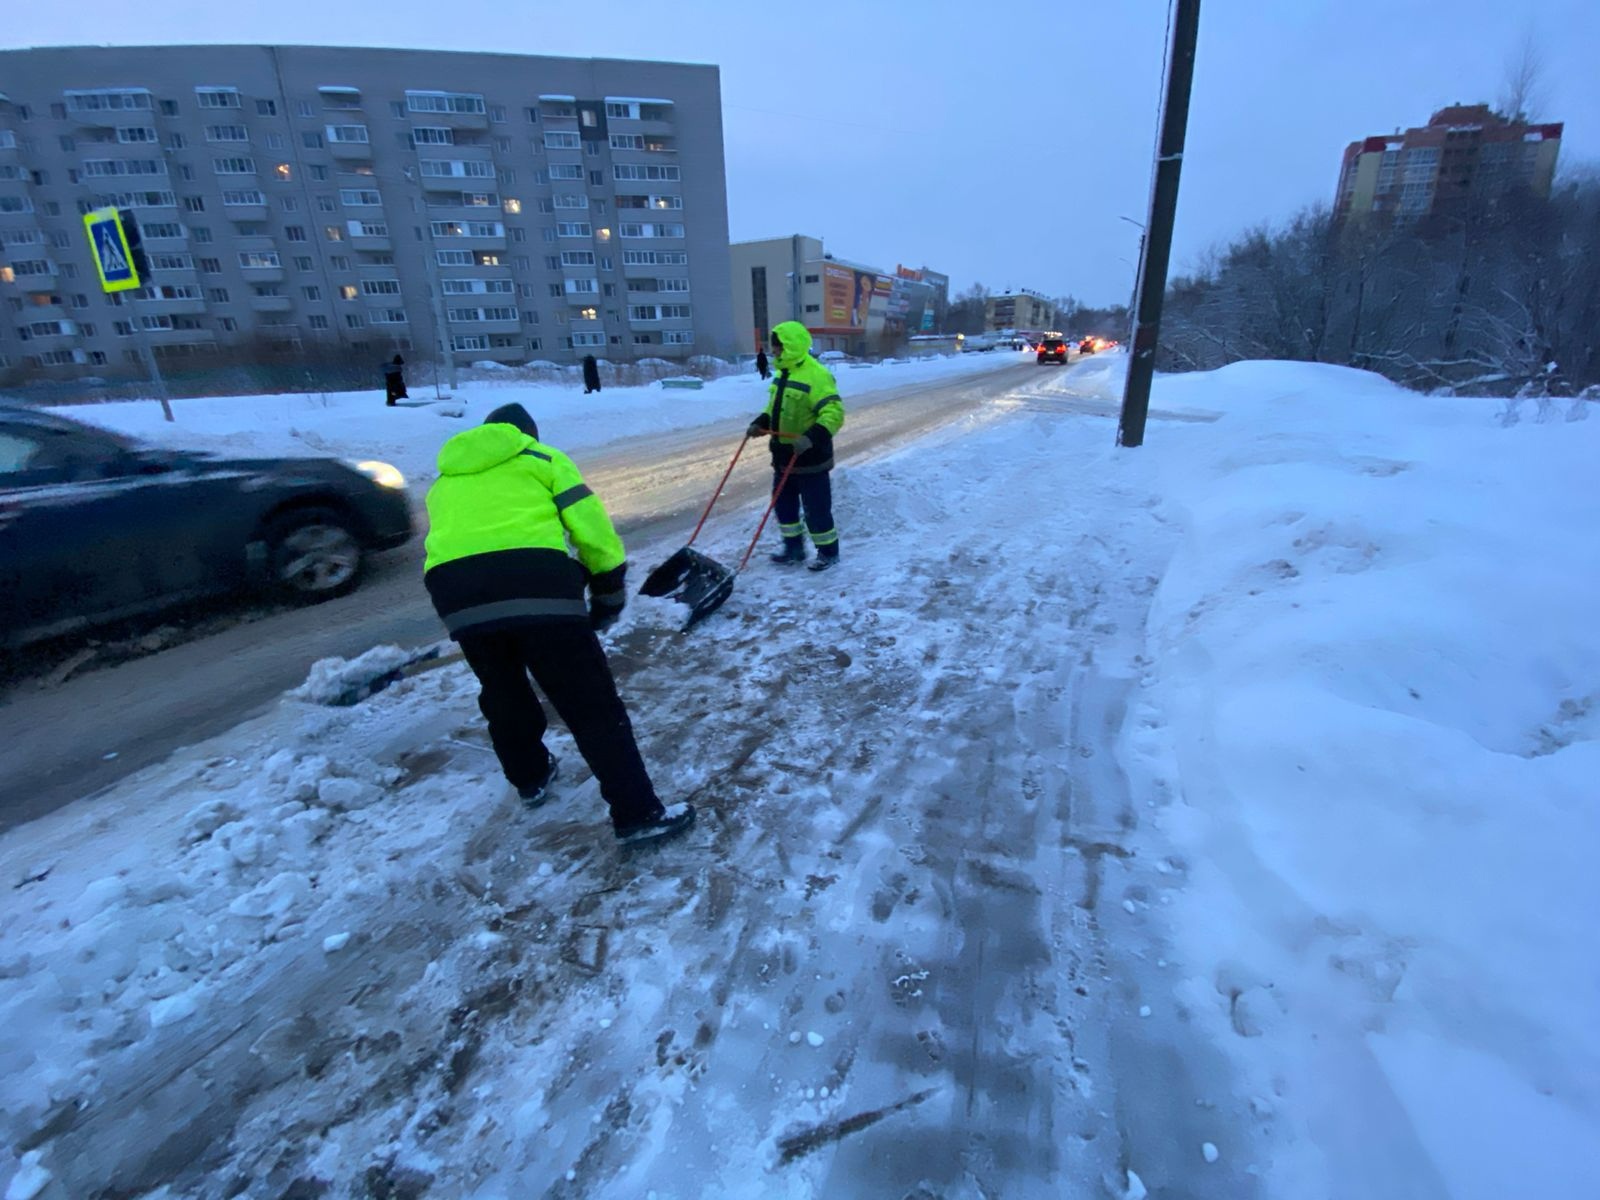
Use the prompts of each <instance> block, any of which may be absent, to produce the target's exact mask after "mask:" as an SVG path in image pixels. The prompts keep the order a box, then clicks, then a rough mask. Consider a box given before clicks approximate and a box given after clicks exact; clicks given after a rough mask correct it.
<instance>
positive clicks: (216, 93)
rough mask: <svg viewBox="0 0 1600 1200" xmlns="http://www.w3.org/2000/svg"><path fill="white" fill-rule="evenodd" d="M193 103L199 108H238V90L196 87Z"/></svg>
mask: <svg viewBox="0 0 1600 1200" xmlns="http://www.w3.org/2000/svg"><path fill="white" fill-rule="evenodd" d="M194 102H195V105H196V107H199V108H212V109H215V108H238V107H239V89H238V88H233V87H196V88H195V89H194Z"/></svg>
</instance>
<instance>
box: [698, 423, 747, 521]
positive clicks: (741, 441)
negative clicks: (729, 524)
mask: <svg viewBox="0 0 1600 1200" xmlns="http://www.w3.org/2000/svg"><path fill="white" fill-rule="evenodd" d="M749 440H750V439H749V438H747V437H742V438H740V439H739V448H738V449H737V450H735V451H734V452H733V461H732V462H730V463H729V464H728V469H727V470H726V471H724V472H723V473H722V482H721V483H719V484H717V490H716V491H714V492H712V493H711V499H710V500H708V501H706V510H705V512H703V513H701V514H700V524H699V525H696V526H695V527H694V532H693V533H691V534H690V535H689V540H688V541H687V542H685V543H684V545H685V546H692V545H694V540H695V538H697V537H699V536H700V530H701V528H702V527H703V526H704V525H705V523H706V518H707V517H709V516H710V515H711V506H712V505H714V504H715V503H716V502H717V498H718V497H719V496H721V495H722V489H723V488H725V487H727V486H728V476H730V475H732V474H733V468H734V467H735V466H737V465H738V463H739V455H741V454H743V453H744V444H745V443H746V442H747V441H749Z"/></svg>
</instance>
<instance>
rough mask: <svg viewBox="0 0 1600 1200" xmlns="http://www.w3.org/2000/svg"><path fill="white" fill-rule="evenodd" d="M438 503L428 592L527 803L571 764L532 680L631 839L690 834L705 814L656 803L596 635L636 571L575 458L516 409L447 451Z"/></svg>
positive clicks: (431, 497) (433, 491)
mask: <svg viewBox="0 0 1600 1200" xmlns="http://www.w3.org/2000/svg"><path fill="white" fill-rule="evenodd" d="M427 505H428V538H427V561H426V562H425V563H424V565H423V576H422V578H423V582H424V583H425V584H426V585H427V588H428V596H429V598H430V599H431V600H432V601H433V607H434V609H435V610H436V611H437V612H438V614H439V618H440V620H442V621H443V622H444V625H445V628H446V629H447V630H448V631H449V633H450V636H451V637H452V638H454V639H455V640H456V641H457V642H459V643H460V645H461V653H462V656H463V657H465V658H466V660H467V665H468V666H470V667H471V668H472V671H473V674H475V675H476V676H477V677H478V683H479V685H480V687H481V691H480V692H479V696H478V707H479V708H481V709H482V710H483V715H484V718H485V719H486V720H487V721H488V722H489V740H490V742H491V743H493V745H494V752H495V754H496V756H497V757H498V758H499V759H500V767H501V769H502V770H503V771H504V772H505V776H506V778H507V779H508V780H509V781H510V782H511V785H512V786H513V787H515V788H516V789H517V793H518V795H520V796H521V797H522V799H523V801H524V802H525V803H527V804H529V805H530V806H531V805H537V804H539V803H542V802H543V801H544V799H545V797H546V796H547V795H548V793H549V788H550V784H551V783H552V782H554V780H555V778H556V771H557V769H558V766H559V764H558V762H557V760H556V758H555V757H554V756H553V755H552V754H551V753H550V752H549V750H548V749H546V747H545V744H544V734H545V730H546V728H547V727H548V722H547V720H546V717H545V714H544V709H543V708H542V707H541V706H540V704H539V698H538V697H537V696H536V695H535V694H534V691H533V688H532V686H531V685H530V684H529V682H528V676H529V674H530V673H531V674H532V675H533V678H534V680H536V681H537V682H538V684H539V687H540V688H541V689H542V690H543V691H544V694H545V695H546V696H547V697H548V698H549V700H550V703H551V704H552V705H554V706H555V710H556V712H557V713H558V714H559V715H560V717H561V719H562V720H563V721H565V722H566V725H567V729H568V730H569V731H571V733H572V739H573V741H575V742H577V744H578V750H579V751H580V752H581V753H582V754H583V757H584V761H586V762H587V763H588V764H589V768H590V770H592V771H593V772H594V775H595V778H596V779H597V780H598V781H599V783H600V795H601V797H602V798H603V799H604V800H605V802H606V804H607V805H608V806H609V807H610V809H611V821H612V826H613V828H614V829H615V831H616V836H617V838H618V840H619V841H622V842H638V841H647V840H651V839H654V838H659V837H663V836H667V835H670V834H673V833H678V832H681V831H682V830H684V829H686V828H688V826H689V825H690V823H691V822H692V821H693V820H694V809H693V808H692V807H690V806H689V805H687V804H680V805H676V806H674V808H673V809H670V810H669V809H667V808H666V807H665V806H663V805H662V803H661V801H660V799H659V798H657V796H656V793H655V788H654V787H653V786H652V785H651V783H650V776H649V774H648V773H647V772H646V771H645V766H644V760H643V758H641V756H640V754H639V747H638V744H637V743H636V742H635V741H634V737H633V725H632V723H631V722H630V721H629V720H628V711H627V709H626V708H624V707H623V704H622V700H621V698H620V697H619V696H618V695H617V687H616V682H615V681H614V680H613V679H612V677H611V667H610V665H609V664H608V663H607V662H606V655H605V651H604V649H602V648H601V645H600V640H599V638H597V637H596V636H595V634H596V631H597V630H600V629H604V628H605V627H606V626H607V625H610V624H611V623H612V622H614V621H615V620H616V619H617V617H618V616H619V615H620V614H621V612H622V607H623V604H624V603H625V602H626V600H627V592H626V590H625V588H624V576H625V574H626V572H627V563H626V561H625V554H624V551H623V548H622V539H621V538H619V537H618V536H617V533H616V530H615V529H613V528H612V526H611V518H610V517H609V516H607V515H606V510H605V506H604V505H602V504H601V503H600V498H599V497H598V496H596V495H595V494H594V493H593V492H591V491H590V490H589V488H588V485H586V484H585V483H584V482H583V476H582V475H580V474H579V473H578V468H577V466H576V465H575V464H574V463H573V461H572V460H571V459H570V458H568V457H567V456H566V455H565V454H563V453H561V451H559V450H557V449H556V448H555V447H553V446H547V445H545V444H544V443H543V442H541V441H540V440H539V429H538V426H536V425H535V424H534V422H533V418H532V417H530V416H529V415H528V412H527V410H526V409H524V408H523V407H522V406H521V405H520V404H507V405H505V406H503V407H501V408H497V409H496V410H495V411H494V412H492V413H490V414H489V416H488V417H487V418H486V419H485V421H484V423H483V424H482V425H480V426H478V427H477V428H475V429H468V430H465V431H463V432H461V433H458V434H456V435H455V436H454V437H452V438H451V439H450V440H449V441H447V442H446V443H445V444H444V446H443V448H442V449H441V450H440V451H439V478H438V480H437V482H435V483H434V485H433V486H432V487H431V488H429V489H428V499H427ZM569 540H570V542H571V544H572V547H573V549H574V550H575V551H576V552H577V558H576V559H574V558H573V557H572V556H571V555H569V554H568V552H567V543H568V541H569ZM585 587H587V588H588V591H589V602H588V604H587V605H585V603H584V596H583V594H584V589H585Z"/></svg>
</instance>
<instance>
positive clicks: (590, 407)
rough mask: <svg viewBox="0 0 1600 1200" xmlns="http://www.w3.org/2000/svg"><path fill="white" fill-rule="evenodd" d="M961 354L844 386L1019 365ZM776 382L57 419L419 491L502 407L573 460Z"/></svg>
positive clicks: (296, 401) (252, 402)
mask: <svg viewBox="0 0 1600 1200" xmlns="http://www.w3.org/2000/svg"><path fill="white" fill-rule="evenodd" d="M974 357H975V356H962V355H952V356H950V357H947V358H936V359H922V360H917V361H914V362H908V363H903V364H895V363H882V364H878V365H875V366H873V367H872V368H871V369H870V370H869V371H864V372H861V373H857V374H853V375H852V376H851V378H850V379H849V380H847V381H844V380H842V381H841V386H842V387H843V389H844V392H845V396H846V399H847V401H848V399H849V397H850V396H851V395H852V394H854V393H859V392H862V391H865V390H867V389H868V388H872V389H877V388H886V387H899V386H902V385H904V384H908V383H919V382H922V381H924V380H928V381H933V380H939V379H944V378H949V377H954V376H959V375H964V374H977V373H981V372H983V371H987V370H994V369H997V368H1000V367H1005V366H1010V365H1013V364H1015V363H1016V362H1017V361H1018V359H1016V358H1015V357H1014V356H1011V355H992V354H991V355H981V356H976V358H977V359H979V360H980V361H974ZM765 399H766V385H765V384H764V383H762V381H761V380H760V379H759V378H758V377H757V376H756V374H755V371H754V369H752V370H751V371H750V372H749V373H747V374H745V375H735V376H727V377H725V378H722V379H712V380H708V381H707V382H706V384H705V386H704V387H702V388H699V389H696V390H693V391H689V390H679V389H672V390H663V389H662V388H660V387H659V386H657V385H655V384H647V385H643V386H639V387H608V388H606V389H605V390H604V391H601V392H599V393H597V394H594V395H590V396H586V395H584V394H583V390H582V387H581V385H580V384H578V383H577V382H569V383H525V382H522V381H520V380H495V379H486V380H477V381H472V382H466V383H463V384H462V386H461V387H459V388H457V389H456V390H455V392H454V393H453V394H452V396H451V398H450V399H449V400H447V401H444V402H443V403H437V402H434V401H433V399H432V393H431V392H429V391H427V390H425V389H423V388H421V387H418V388H417V389H416V392H415V394H414V396H413V403H414V406H413V407H406V406H397V407H395V408H389V407H386V406H385V405H384V402H383V393H382V392H381V391H372V392H328V393H323V392H311V393H284V394H278V395H264V396H214V397H204V398H197V399H179V400H174V401H172V409H173V412H174V414H175V415H176V418H177V419H176V421H175V422H173V423H170V424H169V423H168V422H166V421H165V420H163V419H162V416H161V409H160V406H159V405H157V404H155V403H154V402H153V401H149V400H140V401H131V400H119V401H115V402H112V403H107V404H86V405H69V406H65V407H62V408H58V409H55V410H53V411H56V412H60V413H63V414H64V415H66V416H70V417H74V418H77V419H78V420H83V421H92V422H94V423H95V424H98V425H103V426H105V427H106V428H108V429H113V430H116V431H117V432H119V433H125V434H131V435H133V436H135V437H139V438H143V439H146V440H148V441H152V442H157V443H160V444H163V445H170V446H177V447H183V448H186V449H191V450H205V451H210V452H213V453H216V454H223V455H230V456H235V457H247V456H250V455H270V456H274V457H276V456H295V455H331V456H333V457H337V458H352V459H358V460H365V459H378V460H380V461H383V462H388V463H392V464H393V465H394V466H396V467H399V468H400V470H401V472H402V473H403V474H404V475H405V477H406V479H407V481H409V482H410V483H411V484H412V485H413V486H414V487H416V486H419V485H420V486H423V487H425V486H426V485H427V484H428V483H430V482H432V480H433V479H434V478H435V476H436V472H435V469H434V459H435V457H436V456H437V455H438V453H439V446H440V445H441V444H442V443H443V442H444V440H445V439H446V438H447V437H449V436H450V435H451V434H452V433H455V432H457V431H458V430H460V429H462V428H464V427H465V426H466V425H470V424H477V423H478V422H480V421H482V420H483V418H484V417H485V416H487V415H488V414H489V413H490V412H492V411H493V410H494V409H495V408H497V407H499V406H500V405H502V404H512V403H516V404H521V405H523V406H524V407H525V408H527V410H528V411H529V412H530V413H532V414H533V417H534V420H536V421H537V422H538V423H539V432H540V434H541V435H542V436H544V437H546V438H548V439H549V440H550V442H551V443H552V444H554V445H557V446H560V447H561V448H562V449H563V450H566V451H568V452H576V451H579V450H584V449H590V448H593V447H595V446H600V445H604V444H605V443H607V442H611V441H614V440H616V439H617V438H620V437H638V436H644V435H650V434H661V433H670V432H672V431H674V430H679V429H686V428H690V427H693V426H696V425H706V424H711V423H714V422H717V421H728V420H735V419H737V418H738V417H740V416H747V415H748V414H750V413H753V412H757V411H759V410H760V408H761V406H762V404H763V403H765Z"/></svg>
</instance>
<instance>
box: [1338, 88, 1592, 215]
mask: <svg viewBox="0 0 1600 1200" xmlns="http://www.w3.org/2000/svg"><path fill="white" fill-rule="evenodd" d="M1561 130H1562V125H1561V123H1559V122H1557V123H1555V124H1540V125H1530V124H1527V123H1525V122H1523V121H1508V120H1506V119H1505V118H1503V117H1500V116H1498V115H1497V114H1496V113H1494V112H1493V111H1492V110H1491V109H1490V107H1489V106H1488V105H1487V104H1455V105H1451V106H1450V107H1448V108H1441V109H1440V110H1439V111H1438V112H1436V113H1434V114H1433V116H1432V117H1431V118H1430V119H1429V120H1428V123H1427V124H1426V125H1424V126H1421V127H1420V128H1415V129H1407V130H1406V131H1405V132H1404V133H1401V132H1398V131H1396V132H1395V133H1394V134H1392V135H1390V136H1387V137H1369V138H1366V139H1364V140H1362V141H1359V142H1351V143H1350V145H1349V146H1347V147H1346V148H1345V152H1344V163H1343V166H1342V168H1341V169H1340V172H1339V191H1338V194H1337V196H1336V197H1335V200H1334V218H1335V219H1336V220H1339V221H1343V220H1346V219H1348V218H1352V217H1353V218H1357V219H1361V218H1366V217H1370V216H1380V217H1385V218H1388V219H1392V220H1399V221H1417V220H1421V219H1422V218H1424V217H1426V216H1428V215H1430V214H1432V213H1435V212H1439V211H1442V210H1445V209H1448V208H1449V207H1451V206H1453V205H1456V204H1459V203H1462V202H1465V201H1467V200H1482V201H1486V202H1488V203H1491V204H1492V203H1493V202H1494V201H1495V200H1497V199H1498V198H1500V197H1502V196H1505V195H1507V194H1508V193H1511V192H1515V191H1523V190H1526V191H1531V192H1532V193H1533V194H1534V195H1537V196H1548V195H1549V194H1550V184H1551V181H1552V180H1553V179H1554V178H1555V170H1556V156H1557V154H1559V153H1560V149H1561Z"/></svg>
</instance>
